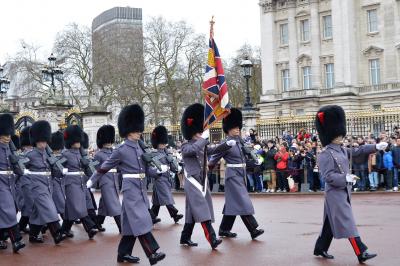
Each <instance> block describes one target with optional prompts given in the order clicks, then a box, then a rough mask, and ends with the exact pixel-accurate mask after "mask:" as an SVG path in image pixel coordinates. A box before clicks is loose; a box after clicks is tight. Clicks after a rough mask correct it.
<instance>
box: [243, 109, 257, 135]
mask: <svg viewBox="0 0 400 266" xmlns="http://www.w3.org/2000/svg"><path fill="white" fill-rule="evenodd" d="M258 111H259V110H258V109H256V108H253V109H248V110H243V109H242V115H243V130H244V131H245V132H248V131H249V130H250V129H251V128H253V129H256V127H257V119H258V118H259V116H260V115H259V113H258Z"/></svg>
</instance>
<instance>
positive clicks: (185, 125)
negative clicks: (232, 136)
mask: <svg viewBox="0 0 400 266" xmlns="http://www.w3.org/2000/svg"><path fill="white" fill-rule="evenodd" d="M203 123H204V105H202V104H199V103H195V104H192V105H190V106H189V107H187V108H186V110H185V111H184V113H183V115H182V120H181V131H182V135H183V137H184V138H185V139H186V140H187V142H186V143H184V144H183V145H182V148H181V151H182V158H183V163H184V169H185V183H184V189H185V195H186V212H185V226H184V227H183V231H182V234H181V239H180V243H181V244H182V245H188V246H197V243H194V242H192V240H191V236H192V232H193V228H194V225H195V223H201V226H202V227H203V230H204V234H205V236H206V238H207V241H208V242H209V243H210V245H211V247H212V249H216V248H217V246H218V245H219V244H221V242H222V240H221V239H217V237H216V234H215V231H214V228H213V227H212V223H213V222H214V210H213V204H212V199H211V192H210V189H209V188H208V180H207V178H206V177H207V165H206V164H205V163H206V162H207V155H211V154H213V153H218V152H222V151H225V150H228V149H230V148H231V147H230V146H228V145H227V144H226V143H225V144H223V145H219V146H217V147H214V148H211V147H209V146H208V144H209V142H208V140H207V139H208V137H209V130H206V131H204V129H203Z"/></svg>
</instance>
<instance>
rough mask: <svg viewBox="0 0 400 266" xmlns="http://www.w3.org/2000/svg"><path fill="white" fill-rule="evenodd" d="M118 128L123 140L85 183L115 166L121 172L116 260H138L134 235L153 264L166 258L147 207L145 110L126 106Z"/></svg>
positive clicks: (99, 176) (122, 111) (119, 119)
mask: <svg viewBox="0 0 400 266" xmlns="http://www.w3.org/2000/svg"><path fill="white" fill-rule="evenodd" d="M118 130H119V134H120V136H121V137H122V138H124V139H125V141H124V143H123V144H122V145H121V146H119V147H118V148H116V149H115V150H113V152H112V154H111V156H110V157H109V158H108V159H107V160H106V161H105V162H103V164H102V165H101V167H100V168H99V169H97V172H96V173H95V174H94V175H93V176H92V177H91V178H90V181H88V183H87V186H88V187H91V185H93V183H94V182H93V180H99V179H101V177H102V176H103V175H104V174H106V173H107V172H108V171H110V170H111V169H114V168H115V167H117V168H118V169H119V171H120V172H121V174H122V177H123V180H122V214H121V227H122V238H121V241H120V243H119V246H118V257H117V261H118V262H130V263H137V262H138V261H139V258H138V257H134V256H132V249H133V246H134V244H135V240H136V238H138V239H139V241H140V244H141V245H142V248H143V250H144V252H145V253H146V256H147V257H148V259H149V261H150V264H151V265H153V264H156V263H157V262H158V261H160V260H163V259H164V258H165V254H164V253H162V252H157V250H158V249H159V246H158V243H157V241H156V240H155V238H154V236H153V234H152V233H151V230H152V228H153V222H152V219H151V217H150V213H149V211H148V209H149V208H150V206H149V200H148V198H147V189H146V171H150V170H151V169H150V167H149V166H148V165H146V164H145V162H144V160H143V158H142V155H143V153H144V150H143V148H142V145H143V144H142V143H141V140H140V136H141V134H142V132H143V131H144V113H143V110H142V108H141V107H140V106H139V105H137V104H133V105H128V106H125V107H124V108H123V109H122V110H121V113H120V114H119V116H118Z"/></svg>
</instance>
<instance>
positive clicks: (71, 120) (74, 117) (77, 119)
mask: <svg viewBox="0 0 400 266" xmlns="http://www.w3.org/2000/svg"><path fill="white" fill-rule="evenodd" d="M65 124H67V126H70V125H78V126H80V127H81V128H82V116H81V115H80V114H78V113H72V114H70V115H69V116H67V118H65Z"/></svg>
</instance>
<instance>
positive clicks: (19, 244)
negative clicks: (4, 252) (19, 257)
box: [12, 240, 25, 253]
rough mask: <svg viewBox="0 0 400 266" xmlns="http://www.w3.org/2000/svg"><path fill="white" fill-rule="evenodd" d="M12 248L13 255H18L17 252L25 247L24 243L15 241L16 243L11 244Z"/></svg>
mask: <svg viewBox="0 0 400 266" xmlns="http://www.w3.org/2000/svg"><path fill="white" fill-rule="evenodd" d="M12 246H13V251H14V253H18V250H20V249H21V248H24V247H25V243H24V241H22V240H20V241H16V242H14V243H12Z"/></svg>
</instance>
